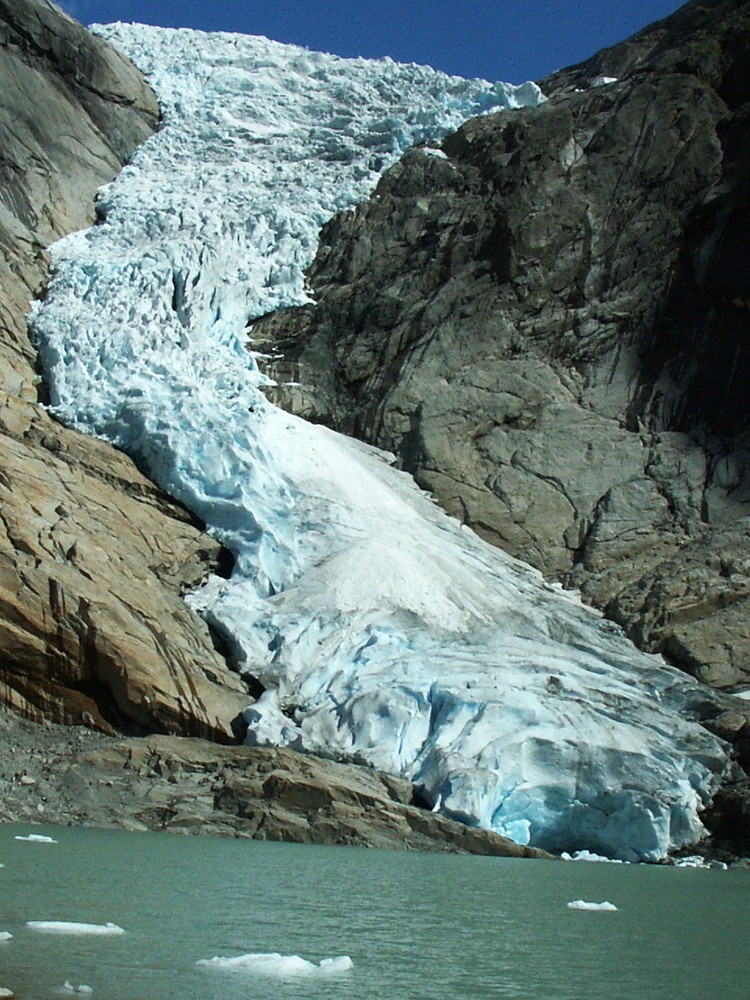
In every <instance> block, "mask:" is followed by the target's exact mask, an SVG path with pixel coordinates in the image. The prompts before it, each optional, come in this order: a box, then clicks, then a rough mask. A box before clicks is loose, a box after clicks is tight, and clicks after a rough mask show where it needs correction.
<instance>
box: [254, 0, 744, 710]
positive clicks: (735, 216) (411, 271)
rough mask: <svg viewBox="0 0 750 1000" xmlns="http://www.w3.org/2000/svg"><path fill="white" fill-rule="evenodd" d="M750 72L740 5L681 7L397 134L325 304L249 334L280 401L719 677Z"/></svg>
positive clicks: (732, 483)
mask: <svg viewBox="0 0 750 1000" xmlns="http://www.w3.org/2000/svg"><path fill="white" fill-rule="evenodd" d="M748 65H750V8H749V7H748V4H747V2H746V0H694V2H692V3H689V4H687V5H686V6H685V7H684V8H682V9H681V10H680V11H678V12H677V14H675V15H674V16H673V17H671V18H668V19H666V20H665V21H663V22H660V23H658V24H655V25H653V26H652V27H650V28H648V29H646V30H645V31H643V32H641V33H640V34H638V35H636V36H634V38H632V39H630V40H628V41H626V42H624V43H623V44H622V45H619V46H615V47H614V48H612V49H609V50H607V51H605V52H602V53H600V54H599V55H597V56H595V57H594V58H593V59H592V60H590V61H589V62H587V63H584V64H582V65H580V66H577V67H573V68H572V69H569V70H565V71H563V72H561V73H558V74H556V75H555V76H553V77H551V78H550V79H548V80H546V81H543V82H542V84H541V85H542V89H543V90H544V91H545V93H546V94H547V95H548V96H549V98H550V99H549V100H548V101H547V103H545V104H544V105H542V106H541V107H538V108H535V109H523V110H519V111H514V112H510V113H504V114H501V115H488V116H485V117H482V118H477V119H474V120H472V121H470V122H469V123H467V124H466V125H465V126H464V127H463V128H461V129H460V130H459V131H458V132H457V133H455V134H454V135H452V136H450V137H449V138H448V139H447V140H446V141H445V142H444V143H443V146H442V149H440V150H435V149H426V148H425V149H415V150H413V151H412V152H410V153H409V154H408V155H407V156H406V157H404V159H403V160H402V161H401V162H400V163H399V164H397V165H396V166H395V167H394V168H392V169H391V170H390V171H389V172H388V173H387V174H386V175H385V176H384V177H383V179H382V181H381V183H380V185H379V187H378V189H377V191H376V192H375V193H374V195H373V196H372V197H371V198H370V199H369V200H368V201H367V202H365V203H364V204H363V205H361V206H360V207H359V208H357V209H356V210H354V211H350V212H347V213H344V214H343V215H341V216H339V217H338V218H336V219H334V220H333V221H332V222H331V223H330V224H329V225H328V226H326V227H325V229H324V231H323V234H322V240H321V247H320V251H319V253H318V256H317V258H316V260H315V263H314V265H313V267H312V269H311V271H310V274H309V283H310V286H311V288H312V290H313V294H314V297H315V300H316V305H307V306H304V307H302V308H299V309H295V310H289V311H287V312H285V313H281V314H275V315H273V316H270V317H268V318H265V319H264V320H262V321H260V322H257V323H256V324H254V326H253V327H252V329H251V332H250V336H251V346H252V348H253V349H254V350H258V351H261V352H263V353H265V354H267V355H270V356H271V357H272V358H274V357H275V360H271V361H270V362H269V363H268V372H269V374H270V375H271V376H272V377H273V378H275V379H276V380H277V382H278V386H277V387H276V388H275V389H273V390H271V392H272V397H273V399H274V400H275V401H277V402H279V403H280V404H281V405H283V406H286V407H288V408H289V409H291V410H293V411H294V412H297V413H299V414H301V415H303V416H306V417H308V418H311V419H313V420H318V421H321V422H324V423H326V424H329V425H331V426H333V427H335V428H337V429H339V430H342V431H345V432H347V433H350V434H354V435H356V436H358V437H360V438H362V439H363V440H366V441H368V442H370V443H373V444H376V445H378V446H380V447H382V448H385V449H386V450H388V451H391V452H393V453H395V455H396V456H397V460H398V462H399V464H400V465H401V466H402V467H403V468H405V469H407V470H408V471H410V472H411V473H413V474H414V476H415V478H416V479H417V481H418V482H419V483H420V485H422V486H423V487H424V488H425V489H427V490H430V491H431V492H432V493H433V494H434V495H435V497H436V498H437V499H438V500H439V502H440V503H441V504H442V505H443V506H444V507H445V508H446V509H447V510H448V511H449V512H450V513H452V514H454V515H456V516H457V517H459V518H461V519H462V520H463V521H464V522H465V523H467V524H469V525H470V526H471V527H472V528H474V530H476V531H477V532H478V533H479V534H481V535H483V536H484V537H485V538H487V539H488V540H490V541H491V542H493V543H494V544H496V545H498V546H501V547H502V548H504V549H506V550H507V551H509V552H511V553H512V554H513V555H515V556H518V557H520V558H522V559H524V560H526V561H528V562H530V563H532V564H533V565H535V566H537V567H538V568H539V569H541V570H542V571H543V572H544V573H545V574H546V575H548V576H549V577H553V578H557V579H560V580H562V581H564V582H565V583H566V584H567V585H570V586H574V587H578V588H580V589H581V591H582V592H583V595H584V597H585V598H586V599H587V600H588V601H590V602H591V603H593V604H595V605H596V606H598V607H599V608H601V609H603V610H604V612H605V614H606V615H608V616H609V617H611V618H613V619H614V620H615V621H617V622H618V623H620V624H622V625H623V626H624V627H625V628H626V629H627V631H628V633H629V635H630V636H631V638H633V639H634V640H635V641H636V642H637V643H638V644H639V645H640V646H641V647H642V648H645V649H647V650H651V651H659V652H662V653H664V654H665V655H666V656H667V657H668V658H670V659H671V660H672V661H673V662H674V663H675V664H677V665H678V666H680V667H682V668H684V669H685V670H687V671H689V672H690V673H692V674H694V675H695V676H696V677H698V678H699V679H701V680H703V681H705V682H707V683H709V684H711V685H714V686H717V687H720V688H723V689H726V690H737V689H742V688H746V687H748V686H749V685H750V630H748V627H747V623H748V620H750V604H749V603H748V598H749V597H750V559H749V558H748V551H749V549H748V541H749V540H750V538H749V536H750V518H749V517H748V515H749V514H750V437H749V433H750V423H749V421H748V414H749V412H750V411H749V410H748V399H750V392H749V390H750V386H749V385H748V378H749V377H750V376H748V372H750V364H749V363H748V362H749V361H750V357H749V355H748V352H749V351H750V340H749V339H748V335H749V334H750V325H749V320H748V303H749V302H750V283H749V282H750V271H748V268H747V266H746V256H747V255H746V253H745V252H744V249H743V248H744V247H745V246H746V245H747V241H748V236H750V215H748V184H747V177H748V171H749V170H750V158H749V157H748V150H750V74H749V73H748V68H747V67H748ZM738 724H739V725H740V728H742V726H743V725H744V726H745V727H746V726H747V723H746V722H743V721H742V720H740V721H739V723H738Z"/></svg>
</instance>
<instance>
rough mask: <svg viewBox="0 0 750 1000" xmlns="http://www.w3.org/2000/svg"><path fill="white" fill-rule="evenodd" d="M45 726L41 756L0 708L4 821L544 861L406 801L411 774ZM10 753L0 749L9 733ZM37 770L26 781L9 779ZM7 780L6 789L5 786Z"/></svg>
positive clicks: (27, 730)
mask: <svg viewBox="0 0 750 1000" xmlns="http://www.w3.org/2000/svg"><path fill="white" fill-rule="evenodd" d="M81 732H82V733H85V737H84V738H83V739H82V740H81V741H79V740H77V739H76V738H75V733H76V730H75V729H72V728H70V727H63V726H48V727H47V732H46V733H45V740H44V742H45V754H44V759H43V760H42V759H39V757H38V756H37V755H36V753H35V747H36V745H37V744H36V740H38V739H39V731H38V727H35V726H33V725H32V724H30V723H26V722H23V721H21V720H18V719H14V718H13V717H12V716H10V715H7V714H3V713H0V736H4V737H6V739H4V740H2V742H0V788H3V794H2V795H1V796H0V818H2V819H4V820H6V821H9V820H12V821H18V822H21V821H23V822H32V823H33V822H40V821H41V818H40V817H39V815H38V813H37V811H36V804H37V802H38V801H39V799H40V796H43V797H44V805H45V811H44V817H43V820H44V822H45V823H62V824H76V825H86V826H99V827H119V828H121V829H126V830H131V831H139V830H163V831H167V832H171V833H182V834H205V833H207V834H214V835H221V836H233V837H252V838H254V839H257V840H285V841H289V840H291V841H296V842H299V843H310V844H348V845H355V846H362V847H384V848H392V849H399V850H429V851H454V852H455V851H458V852H463V853H470V854H485V855H496V856H499V857H533V858H544V857H549V855H547V854H546V853H545V852H544V851H541V850H537V849H535V848H528V847H520V846H519V845H518V844H514V843H513V842H512V841H509V840H507V839H506V838H504V837H500V836H498V835H497V834H494V833H491V832H490V831H487V830H479V829H476V828H471V827H466V826H464V825H463V824H461V823H457V822H455V821H453V820H449V819H446V818H445V817H444V816H439V815H437V814H433V813H431V812H428V811H426V810H425V809H421V808H419V807H418V806H416V805H414V804H413V800H414V795H415V791H414V788H413V786H412V784H411V782H409V781H406V780H404V779H402V778H397V777H394V776H393V775H387V774H382V773H380V772H378V771H374V770H372V769H371V768H367V767H363V766H361V765H356V764H350V763H341V762H336V761H331V760H322V759H320V758H317V757H308V756H302V755H301V754H297V753H294V752H293V751H291V750H288V749H278V750H277V749H267V748H258V747H228V746H219V745H217V744H215V743H209V742H207V741H205V740H201V739H183V738H178V737H168V736H150V737H145V738H141V739H129V740H117V739H112V738H107V737H105V736H102V735H101V734H97V733H91V732H89V731H86V730H83V731H81ZM11 735H12V738H13V739H14V741H15V742H16V744H17V747H16V753H15V754H10V753H8V752H7V751H5V750H4V747H5V746H7V742H8V739H9V738H10V737H11ZM19 766H21V767H24V769H25V770H26V771H31V770H33V771H34V774H35V777H36V781H35V786H34V787H33V788H31V787H28V786H24V785H22V784H21V783H20V782H18V781H15V780H13V779H14V773H15V771H16V770H17V769H18V767H19ZM3 780H4V781H5V785H4V786H3V784H2V782H3Z"/></svg>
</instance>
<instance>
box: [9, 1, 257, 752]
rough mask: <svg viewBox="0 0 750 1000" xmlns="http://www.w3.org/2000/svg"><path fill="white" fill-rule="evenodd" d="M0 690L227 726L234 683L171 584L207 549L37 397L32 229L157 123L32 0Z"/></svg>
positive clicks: (82, 218) (129, 720)
mask: <svg viewBox="0 0 750 1000" xmlns="http://www.w3.org/2000/svg"><path fill="white" fill-rule="evenodd" d="M0 89H1V90H2V94H3V102H2V108H0V131H1V132H2V136H3V157H2V163H0V182H1V183H2V188H1V189H0V193H1V195H2V197H1V198H0V251H2V259H1V260H2V263H1V264H0V455H2V463H1V465H0V704H5V705H10V706H13V707H15V708H17V709H19V710H20V711H22V712H24V713H26V714H28V715H29V716H31V717H33V718H37V719H40V718H49V719H56V720H60V721H66V722H75V723H79V722H81V721H85V722H86V724H88V725H92V726H97V727H98V728H101V729H103V730H106V731H112V729H113V727H114V728H117V727H120V726H129V725H132V724H136V725H137V726H141V727H144V728H145V729H147V730H154V729H155V730H158V731H164V732H180V733H186V734H199V735H204V736H211V737H213V738H216V739H221V740H225V741H227V740H232V738H233V737H232V729H231V723H232V720H233V719H234V718H235V716H236V715H237V714H238V712H239V711H240V710H241V708H242V707H243V706H244V705H245V704H246V703H247V701H248V696H247V693H246V689H245V686H244V685H243V684H242V682H241V681H240V679H239V678H238V677H237V676H236V675H235V674H233V673H231V672H230V671H229V670H227V668H226V665H225V663H224V661H223V660H222V658H221V657H219V656H218V655H217V653H216V651H215V650H214V648H213V644H212V642H211V637H210V636H209V634H208V630H207V628H206V627H205V625H204V624H203V623H202V622H201V621H200V620H199V619H198V618H197V617H196V616H195V615H193V614H192V613H190V612H188V610H187V608H186V607H185V605H184V603H183V602H182V600H181V594H182V593H183V592H184V591H185V590H187V589H190V588H191V587H195V586H196V585H198V584H199V583H200V581H201V579H202V578H203V577H204V576H205V575H206V573H207V572H208V571H209V570H211V569H213V568H215V567H216V566H217V563H218V561H219V558H220V549H219V546H218V545H217V543H216V542H214V541H213V540H212V539H210V538H208V537H207V536H205V535H203V534H201V532H200V531H199V530H198V529H197V526H196V524H195V522H194V521H193V520H192V519H191V517H190V516H189V515H188V514H187V513H186V512H185V511H184V510H182V509H181V508H180V507H179V506H178V505H177V504H175V503H173V502H172V501H171V500H169V498H167V497H166V496H165V495H164V494H162V493H161V492H160V491H159V490H157V489H156V488H155V487H154V486H153V485H152V484H151V483H150V482H149V481H148V480H146V479H145V478H144V477H143V476H142V475H141V474H140V473H139V472H138V470H137V469H136V468H135V467H134V465H133V463H132V462H131V461H130V460H129V459H127V458H125V457H124V456H123V455H121V454H119V453H118V452H116V451H115V450H114V449H113V448H111V447H109V446H107V445H105V444H103V443H102V442H100V441H97V440H94V439H92V438H84V437H82V436H81V435H78V434H76V433H74V432H72V431H69V430H66V429H65V428H63V427H60V426H58V425H57V424H56V423H54V422H53V421H52V420H51V419H50V417H49V415H48V414H47V413H46V412H45V410H44V409H43V408H41V407H40V406H38V405H37V404H36V402H35V401H36V397H37V386H36V383H37V379H36V376H35V374H34V363H35V354H34V351H33V349H32V347H31V345H30V343H29V341H28V337H27V333H26V323H25V319H24V316H25V314H26V312H27V311H28V309H29V305H30V299H31V297H32V295H34V294H36V293H37V292H38V291H39V290H40V289H41V288H42V286H43V282H44V278H45V274H46V265H47V256H46V254H45V252H44V250H45V247H46V246H47V245H48V244H49V243H50V242H52V241H53V240H55V239H57V238H58V237H60V236H62V235H64V234H65V233H68V232H70V231H71V230H73V229H78V228H81V227H83V226H86V225H90V224H91V223H92V222H93V221H94V195H95V193H96V189H97V188H98V187H99V186H100V185H101V184H103V183H105V182H108V181H110V180H111V179H112V178H113V177H114V176H115V175H116V174H117V172H118V171H119V169H120V167H121V166H122V164H123V163H124V162H125V160H126V158H127V157H128V156H129V155H130V153H131V152H132V150H133V148H134V147H135V146H136V145H137V144H138V143H139V142H142V141H143V140H144V139H145V138H146V137H147V136H148V135H150V134H151V132H152V131H153V129H154V127H155V125H156V121H157V118H158V108H157V105H156V101H155V98H154V95H153V93H152V92H151V91H150V89H149V88H148V86H147V85H146V83H145V82H144V80H143V78H142V77H141V75H140V73H138V72H137V71H136V70H135V68H134V67H133V66H132V65H131V64H130V63H129V62H128V61H127V60H126V59H125V58H124V57H123V56H121V55H120V54H119V53H118V52H116V51H115V49H113V48H112V46H110V45H109V44H107V43H105V42H103V41H101V40H100V39H96V38H94V37H93V36H92V35H91V34H90V33H89V32H88V31H86V30H85V29H84V28H83V27H82V26H81V25H79V24H77V23H76V22H75V21H73V20H72V19H71V18H68V17H67V16H66V15H64V14H63V13H62V11H60V10H59V9H58V8H56V7H55V6H54V5H52V4H49V3H46V2H42V0H0Z"/></svg>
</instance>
